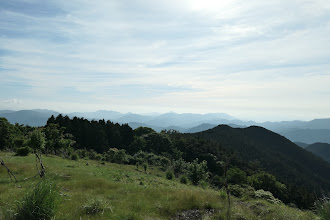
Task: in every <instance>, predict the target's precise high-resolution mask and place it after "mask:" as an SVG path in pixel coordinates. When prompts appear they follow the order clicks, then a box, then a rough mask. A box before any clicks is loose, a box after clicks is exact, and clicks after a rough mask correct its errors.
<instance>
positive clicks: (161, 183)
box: [0, 152, 317, 220]
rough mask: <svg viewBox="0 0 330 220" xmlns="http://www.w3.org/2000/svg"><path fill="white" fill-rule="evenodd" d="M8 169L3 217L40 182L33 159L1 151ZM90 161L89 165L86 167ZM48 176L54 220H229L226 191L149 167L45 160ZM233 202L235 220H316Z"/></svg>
mask: <svg viewBox="0 0 330 220" xmlns="http://www.w3.org/2000/svg"><path fill="white" fill-rule="evenodd" d="M0 156H1V157H2V158H3V160H4V161H5V163H6V165H7V166H8V167H9V168H10V169H11V170H12V171H13V172H14V174H15V175H16V176H17V178H18V179H19V182H18V183H14V182H11V181H10V179H9V176H8V174H7V172H6V171H5V170H4V169H3V168H2V167H0V219H6V218H7V217H8V216H10V215H13V214H14V213H15V212H16V204H17V202H18V201H21V200H22V197H24V196H25V195H26V192H27V191H28V190H29V189H31V186H34V185H35V184H36V183H37V182H38V181H40V178H39V177H36V178H32V179H29V180H27V181H23V179H24V178H27V177H31V176H34V175H35V174H37V170H36V167H35V158H34V155H30V156H27V157H19V156H14V155H13V154H11V153H5V152H0ZM87 162H88V165H86V163H87ZM43 163H44V165H45V167H46V171H47V173H46V178H47V179H49V180H51V181H54V182H55V183H56V185H57V187H58V188H59V194H60V205H59V207H58V210H57V212H56V219H57V220H58V219H79V218H80V217H81V218H82V219H120V220H122V219H170V218H171V217H173V216H175V214H176V213H178V212H181V211H183V210H191V209H200V210H205V209H214V210H215V213H214V215H212V216H210V218H212V219H225V214H226V209H227V203H226V196H223V194H224V192H219V191H216V190H213V189H209V188H206V189H203V188H201V187H195V186H191V185H187V184H181V183H180V181H179V180H167V179H166V178H165V173H164V172H162V171H160V170H159V169H157V168H156V167H151V166H149V167H148V170H147V174H145V173H144V171H142V170H141V169H140V171H138V170H136V166H130V165H120V164H112V163H105V164H100V163H98V162H97V161H91V160H88V161H86V160H82V159H80V160H78V161H72V160H67V159H62V158H59V157H55V156H47V157H46V156H43ZM232 199H233V207H232V212H231V214H232V217H233V218H232V219H293V220H294V219H297V220H298V219H302V220H304V219H317V218H316V216H315V215H314V214H313V213H311V212H303V211H300V210H298V209H294V208H289V207H287V206H285V205H273V204H270V203H268V202H266V201H262V200H253V199H250V200H244V201H243V200H239V199H236V198H232ZM8 218H9V217H8Z"/></svg>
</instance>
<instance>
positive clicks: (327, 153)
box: [305, 143, 330, 162]
mask: <svg viewBox="0 0 330 220" xmlns="http://www.w3.org/2000/svg"><path fill="white" fill-rule="evenodd" d="M305 149H306V150H308V151H310V152H312V153H313V154H315V155H317V156H319V157H321V158H323V159H324V160H326V161H328V162H330V144H327V143H314V144H311V145H308V146H307V147H306V148H305Z"/></svg>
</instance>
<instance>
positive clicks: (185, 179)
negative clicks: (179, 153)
mask: <svg viewBox="0 0 330 220" xmlns="http://www.w3.org/2000/svg"><path fill="white" fill-rule="evenodd" d="M180 183H183V184H187V183H188V177H187V176H186V175H182V176H181V177H180Z"/></svg>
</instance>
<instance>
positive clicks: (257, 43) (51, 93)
mask: <svg viewBox="0 0 330 220" xmlns="http://www.w3.org/2000/svg"><path fill="white" fill-rule="evenodd" d="M35 2H38V1H35ZM38 3H40V4H42V3H41V1H39V2H38ZM52 3H54V4H56V6H57V7H55V8H60V9H61V10H60V12H59V13H55V12H54V13H51V14H53V15H52V16H37V15H35V14H33V13H30V14H27V13H23V12H21V13H20V10H19V3H17V4H18V9H17V10H15V11H14V12H13V11H9V10H6V9H4V10H3V12H4V13H2V15H0V25H1V27H2V28H1V29H0V41H1V44H0V49H1V50H3V51H5V52H4V54H1V53H2V51H0V55H1V56H0V68H1V69H0V76H1V78H2V80H1V82H0V86H1V87H2V88H3V89H1V90H0V91H1V95H0V98H1V99H3V100H5V99H6V100H7V99H10V98H15V97H17V98H19V99H21V100H24V106H31V107H30V108H36V107H38V108H39V107H40V106H41V105H46V104H47V105H49V106H54V109H55V110H56V108H57V107H56V106H63V108H67V110H68V111H77V110H80V109H81V110H84V109H88V110H91V109H93V108H95V109H96V108H99V107H102V106H103V107H107V108H114V107H115V108H116V109H114V110H118V109H120V110H123V111H132V112H134V110H135V109H136V110H139V111H140V110H141V111H144V112H147V111H155V110H157V109H158V111H170V110H174V111H185V112H189V111H190V112H214V111H218V112H219V111H221V112H226V113H229V114H230V113H233V114H235V115H236V116H238V117H239V116H244V117H247V118H248V117H250V118H254V119H258V117H261V116H262V115H264V116H262V117H263V119H266V118H267V117H268V119H281V118H283V117H292V119H293V118H297V117H298V118H310V117H318V115H319V116H322V117H330V115H329V113H328V112H330V111H329V110H330V106H329V105H327V104H325V103H326V100H329V99H330V93H329V90H328V89H327V88H328V85H329V84H327V83H329V75H330V66H329V65H328V60H329V59H330V52H329V51H330V48H329V44H328V36H329V34H330V16H329V14H330V13H329V12H330V4H329V2H328V1H323V0H317V1H308V0H303V1H299V2H297V1H284V0H282V1H275V0H274V1H273V0H271V1H260V0H252V1H243V0H225V1H214V0H203V1H201V0H193V1H191V0H189V1H188V0H186V1H180V2H178V1H173V0H170V1H151V0H140V1H134V2H132V1H93V2H91V1H64V0H61V1H54V2H52ZM22 85H24V86H22ZM156 87H157V88H164V89H158V90H157V91H155V89H154V88H156ZM120 88H123V89H122V91H121V90H120ZM296 96H299V98H295V97H296ZM49 100H53V102H51V101H49ZM70 100H71V104H70V105H67V103H69V102H70ZM83 100H85V102H84V101H83ZM61 102H62V104H61ZM72 102H73V103H72ZM52 103H56V104H52ZM89 103H90V104H89ZM107 103H111V104H107ZM310 103H311V104H310ZM33 105H38V106H33ZM91 105H92V106H91ZM150 106H152V110H149V109H148V108H150ZM297 106H299V107H297ZM46 107H47V106H46ZM0 108H2V106H0ZM47 108H51V107H47ZM279 112H281V115H278V113H279ZM299 112H302V113H299ZM317 114H318V115H317ZM286 115H288V116H286Z"/></svg>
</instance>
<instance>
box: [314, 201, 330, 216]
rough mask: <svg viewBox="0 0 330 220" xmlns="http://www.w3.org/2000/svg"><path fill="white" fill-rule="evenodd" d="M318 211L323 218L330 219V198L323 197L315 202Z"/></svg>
mask: <svg viewBox="0 0 330 220" xmlns="http://www.w3.org/2000/svg"><path fill="white" fill-rule="evenodd" d="M315 208H316V213H317V214H318V215H319V216H320V218H321V220H327V219H330V199H329V198H323V199H320V200H318V201H317V202H315Z"/></svg>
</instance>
